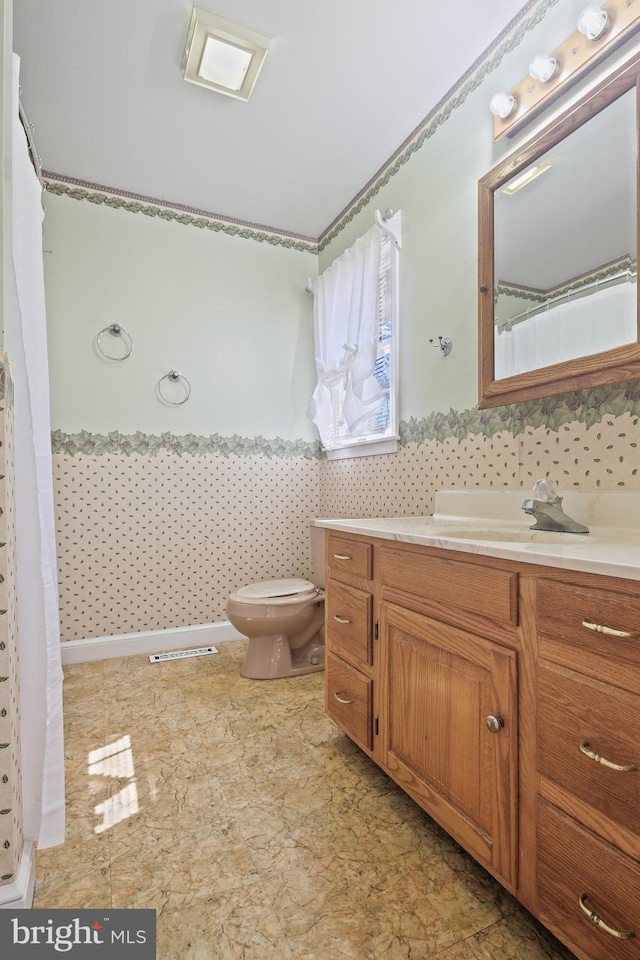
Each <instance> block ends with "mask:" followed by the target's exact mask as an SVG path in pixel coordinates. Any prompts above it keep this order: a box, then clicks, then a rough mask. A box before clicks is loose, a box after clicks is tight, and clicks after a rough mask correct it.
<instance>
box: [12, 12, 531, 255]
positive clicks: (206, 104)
mask: <svg viewBox="0 0 640 960" xmlns="http://www.w3.org/2000/svg"><path fill="white" fill-rule="evenodd" d="M199 5H200V6H206V8H207V9H208V10H210V11H211V12H213V13H216V14H219V15H220V16H223V17H226V18H227V19H229V20H233V21H235V22H236V23H240V24H243V25H244V26H247V27H250V28H251V29H253V30H256V31H257V32H258V33H262V34H265V35H266V36H268V37H270V38H272V39H271V43H270V49H269V55H268V57H267V60H266V62H265V65H264V67H263V69H262V73H261V75H260V77H259V79H258V83H257V85H256V88H255V90H254V92H253V95H252V97H251V99H250V101H249V102H248V103H244V102H242V101H239V100H235V99H233V98H231V97H225V96H221V95H219V94H216V93H213V92H211V91H209V90H205V89H204V88H201V87H198V86H194V85H193V84H190V83H186V82H185V81H184V79H183V76H182V70H181V62H182V54H183V51H184V45H185V40H186V35H187V28H188V24H189V19H190V16H191V10H192V4H191V3H190V2H187V0H106V2H105V0H55V2H50V0H49V2H44V3H43V0H15V2H14V49H15V51H16V52H17V53H18V54H20V57H21V61H22V65H21V85H22V101H23V104H24V106H25V109H26V112H27V114H28V117H29V120H30V121H31V123H32V124H33V125H34V127H35V136H36V141H37V144H38V148H39V151H40V154H41V156H42V160H43V166H44V168H45V169H46V170H48V171H51V172H54V173H57V174H62V175H64V176H68V177H73V178H77V179H81V180H87V181H90V182H92V183H97V184H102V185H105V186H108V187H111V188H114V189H119V190H123V191H128V192H132V193H138V194H143V195H145V196H148V197H154V198H156V199H159V200H164V201H168V202H171V203H178V204H184V205H186V206H190V207H195V208H198V209H202V210H206V211H208V212H211V213H217V214H221V215H224V216H228V217H235V218H238V219H241V220H248V221H250V222H253V223H260V224H264V225H267V226H271V227H275V228H278V229H280V230H284V231H291V232H295V233H300V234H304V235H306V236H311V237H317V236H318V235H319V234H320V233H321V232H322V231H323V230H324V229H325V228H326V227H327V226H328V225H329V223H331V221H332V220H333V219H334V218H335V217H336V216H337V215H338V214H339V213H340V212H341V210H342V209H343V208H344V207H345V206H346V205H347V204H348V203H349V202H350V201H351V200H352V199H353V197H354V196H355V195H356V194H357V193H358V192H359V191H360V190H361V189H362V188H363V187H364V185H365V184H366V183H367V181H368V180H369V179H370V178H371V177H372V176H373V174H375V173H376V171H377V170H378V169H379V168H380V167H381V166H382V165H383V164H384V163H385V161H386V160H387V159H388V158H389V157H390V156H391V154H392V153H393V152H394V151H395V150H396V149H397V148H398V147H399V146H400V144H401V143H402V142H403V140H404V139H405V138H406V137H407V136H408V135H409V134H410V133H411V132H412V130H414V129H415V127H416V126H417V125H418V124H419V123H420V122H421V120H422V119H423V118H424V117H425V116H426V115H427V113H428V112H429V111H430V109H431V108H432V107H433V106H435V105H436V103H437V102H438V101H439V100H440V99H441V97H442V96H443V95H444V94H445V93H446V92H447V91H448V90H449V89H450V88H451V87H452V86H453V85H454V83H455V82H456V81H457V80H458V79H459V78H460V77H461V76H462V75H463V74H464V72H465V71H466V70H467V69H468V68H469V67H470V66H471V64H472V63H474V61H475V60H476V59H477V58H478V57H479V56H480V54H481V53H482V52H483V51H484V50H485V49H486V47H487V46H488V45H489V44H490V43H491V42H492V40H493V39H494V38H495V37H496V36H497V35H498V34H499V33H500V31H501V30H502V29H503V28H504V27H505V26H506V25H507V24H508V23H509V21H510V20H511V19H512V18H513V17H514V16H515V15H516V14H517V13H518V12H519V10H520V9H521V8H522V7H523V6H524V0H491V2H490V3H486V2H485V3H479V2H478V0H447V2H445V3H442V2H441V3H436V2H435V0H393V2H391V3H390V2H389V0H269V2H265V0H200V3H199ZM487 122H490V117H489V116H488V121H487Z"/></svg>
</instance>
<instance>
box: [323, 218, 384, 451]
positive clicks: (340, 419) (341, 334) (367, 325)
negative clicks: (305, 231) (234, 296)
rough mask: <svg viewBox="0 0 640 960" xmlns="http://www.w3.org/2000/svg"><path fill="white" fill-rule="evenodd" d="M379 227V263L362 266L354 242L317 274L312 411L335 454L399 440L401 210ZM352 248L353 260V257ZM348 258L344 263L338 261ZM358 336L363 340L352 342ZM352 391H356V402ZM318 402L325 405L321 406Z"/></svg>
mask: <svg viewBox="0 0 640 960" xmlns="http://www.w3.org/2000/svg"><path fill="white" fill-rule="evenodd" d="M379 222H380V221H379ZM374 229H377V230H379V233H378V245H377V247H376V248H375V251H376V252H375V254H374V255H375V256H376V257H377V259H376V260H375V266H367V265H366V264H365V267H364V270H363V272H360V270H359V260H358V251H357V250H356V248H357V243H358V242H357V243H356V244H355V245H354V247H352V248H350V250H349V251H346V253H345V254H343V257H339V258H338V260H337V261H334V263H333V264H332V265H331V267H329V268H328V270H327V271H325V273H324V274H323V275H322V277H320V278H319V281H318V285H317V287H316V298H317V302H316V303H314V326H315V335H316V363H317V366H318V386H317V387H316V391H315V393H314V401H315V402H314V401H312V404H311V416H312V419H313V420H314V422H315V423H316V425H317V426H318V429H319V431H320V436H321V439H322V443H323V446H324V449H325V450H326V451H327V455H328V457H329V458H330V459H337V458H341V457H357V456H366V455H371V454H376V453H391V452H394V451H395V450H397V445H398V402H397V384H398V369H397V368H398V364H397V342H398V265H399V263H398V261H399V252H398V247H399V239H400V238H399V229H400V213H399V212H398V213H396V214H394V215H393V217H392V218H390V219H389V220H388V221H386V223H385V222H384V221H383V226H382V229H379V228H374ZM392 231H393V232H392ZM368 237H369V234H366V235H365V236H364V237H362V238H361V241H362V242H365V241H367V239H368ZM354 251H355V257H354V258H353V257H351V256H350V255H351V254H352V253H353V252H354ZM343 258H345V261H344V262H341V261H342V260H343ZM331 272H333V273H334V276H333V277H332V276H330V274H331ZM328 275H329V276H328ZM325 278H326V281H327V282H328V283H329V284H333V286H332V288H331V289H330V290H329V291H324V290H322V289H320V287H321V281H322V280H323V279H325ZM369 283H371V284H373V289H372V290H370V291H369V295H368V296H367V293H366V291H365V292H364V293H362V295H361V291H360V287H361V286H362V287H363V288H364V287H366V285H367V284H369ZM354 301H356V303H355V310H354ZM358 301H359V302H358ZM358 308H359V309H360V315H359V321H360V322H359V323H356V324H355V326H354V319H353V314H354V312H357V309H358ZM369 312H371V313H372V316H371V317H369V318H368V319H367V320H366V321H365V320H362V315H363V314H368V313H369ZM323 314H324V316H323ZM323 320H324V324H325V325H324V328H323V325H322V324H323ZM356 331H357V332H356ZM323 333H324V335H325V340H326V341H327V342H326V343H324V344H323V343H322V342H321V341H322V334H323ZM357 339H359V340H361V341H362V342H361V343H360V344H358V343H357V342H354V341H355V340H357ZM319 341H320V342H319ZM331 358H332V359H331ZM354 392H355V393H356V394H357V399H356V402H355V403H354V402H353V394H354ZM319 405H322V406H325V407H326V409H325V410H318V406H319ZM354 408H355V412H354ZM369 411H370V412H369ZM314 413H315V414H316V416H314V415H313V414H314ZM349 421H350V422H349Z"/></svg>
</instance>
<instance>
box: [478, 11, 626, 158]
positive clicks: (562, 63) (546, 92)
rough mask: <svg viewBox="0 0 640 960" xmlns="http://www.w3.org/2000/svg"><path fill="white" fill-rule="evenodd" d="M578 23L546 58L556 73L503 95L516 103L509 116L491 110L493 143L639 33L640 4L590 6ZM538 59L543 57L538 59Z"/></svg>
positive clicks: (527, 81)
mask: <svg viewBox="0 0 640 960" xmlns="http://www.w3.org/2000/svg"><path fill="white" fill-rule="evenodd" d="M596 8H598V9H599V10H600V11H601V17H600V28H599V31H598V29H597V27H596V26H595V19H596ZM578 22H579V29H577V30H576V31H575V33H572V34H571V36H570V37H568V38H567V39H566V40H565V41H564V43H562V44H561V45H560V46H559V47H558V48H557V49H556V50H554V51H553V52H552V53H551V54H549V55H548V56H546V55H545V57H544V59H545V61H546V62H548V63H549V65H551V63H552V62H555V66H554V68H553V72H552V73H551V74H550V75H549V76H547V72H545V71H543V73H542V75H541V76H540V78H539V79H533V78H532V77H531V76H530V75H527V76H526V77H525V78H524V80H521V81H520V83H519V84H517V86H515V87H514V88H513V89H512V90H510V91H509V92H508V93H504V94H503V95H502V96H503V97H507V98H510V102H511V101H515V102H514V103H513V106H512V108H511V109H510V110H509V112H508V113H507V114H503V115H502V116H501V115H500V114H498V113H496V112H495V111H494V110H493V109H492V113H493V114H494V119H493V139H494V140H499V139H500V138H501V137H504V136H508V137H511V136H513V135H514V134H515V133H517V132H518V131H519V130H521V129H522V128H523V127H524V126H525V125H526V124H527V123H529V122H530V121H531V120H533V119H534V117H536V116H538V114H539V113H541V112H542V110H544V109H545V108H546V107H548V106H549V105H550V104H551V103H553V101H554V100H556V99H557V98H558V97H559V96H560V95H561V94H563V93H565V92H566V91H567V90H568V89H569V87H571V86H572V85H573V84H574V83H576V82H577V81H578V80H579V79H580V78H581V77H583V76H584V75H585V73H587V71H588V70H591V69H592V67H595V66H596V64H597V63H599V62H600V61H601V60H602V59H604V57H605V56H606V55H607V54H609V53H611V52H612V51H613V50H615V49H616V48H617V47H619V46H620V45H621V44H622V43H624V42H625V40H628V39H629V37H631V36H632V35H633V34H634V33H635V32H636V31H638V30H640V0H607V2H606V3H603V4H601V5H599V4H591V5H590V6H589V7H585V8H584V9H583V11H582V13H581V14H580V19H579V21H578ZM537 59H542V57H541V56H540V55H539V57H536V60H537ZM534 72H535V71H534ZM543 77H546V79H543ZM494 100H495V97H494Z"/></svg>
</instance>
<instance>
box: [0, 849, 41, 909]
mask: <svg viewBox="0 0 640 960" xmlns="http://www.w3.org/2000/svg"><path fill="white" fill-rule="evenodd" d="M35 886H36V852H35V848H34V846H33V843H31V841H30V840H25V842H24V844H23V847H22V856H21V858H20V866H19V867H18V872H17V874H16V879H15V880H14V882H13V883H6V884H4V885H3V886H1V887H0V910H30V909H31V906H32V905H33V892H34V890H35Z"/></svg>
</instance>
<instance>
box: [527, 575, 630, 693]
mask: <svg viewBox="0 0 640 960" xmlns="http://www.w3.org/2000/svg"><path fill="white" fill-rule="evenodd" d="M536 606H537V623H538V639H539V645H540V655H541V656H542V657H545V658H547V659H549V660H553V661H554V662H555V663H560V664H563V665H564V666H567V667H570V668H571V669H573V670H577V671H579V672H580V673H585V674H587V675H588V676H591V677H595V679H596V680H606V681H607V682H609V683H613V684H615V685H616V686H620V687H624V688H626V689H628V690H634V691H635V692H636V693H640V593H635V594H634V593H628V594H627V593H614V592H613V591H611V590H599V589H589V588H586V587H576V586H573V585H572V584H567V583H552V582H551V581H550V580H540V581H539V583H538V588H537V601H536Z"/></svg>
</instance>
